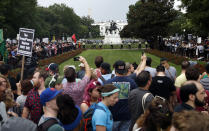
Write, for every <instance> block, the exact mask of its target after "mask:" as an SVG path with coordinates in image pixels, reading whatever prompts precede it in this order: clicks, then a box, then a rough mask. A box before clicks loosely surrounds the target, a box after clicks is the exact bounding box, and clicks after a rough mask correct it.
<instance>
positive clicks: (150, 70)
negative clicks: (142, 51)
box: [144, 66, 157, 77]
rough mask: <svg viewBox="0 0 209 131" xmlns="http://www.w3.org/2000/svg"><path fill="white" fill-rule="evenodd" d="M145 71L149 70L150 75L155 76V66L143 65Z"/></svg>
mask: <svg viewBox="0 0 209 131" xmlns="http://www.w3.org/2000/svg"><path fill="white" fill-rule="evenodd" d="M144 70H145V71H149V73H150V75H151V76H152V77H155V76H156V73H157V72H156V69H155V68H152V67H148V66H147V67H145V69H144Z"/></svg>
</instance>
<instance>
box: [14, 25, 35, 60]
mask: <svg viewBox="0 0 209 131" xmlns="http://www.w3.org/2000/svg"><path fill="white" fill-rule="evenodd" d="M34 33H35V30H34V29H26V28H20V30H19V34H20V37H19V43H18V48H17V54H20V55H24V56H29V57H32V50H33V38H34Z"/></svg>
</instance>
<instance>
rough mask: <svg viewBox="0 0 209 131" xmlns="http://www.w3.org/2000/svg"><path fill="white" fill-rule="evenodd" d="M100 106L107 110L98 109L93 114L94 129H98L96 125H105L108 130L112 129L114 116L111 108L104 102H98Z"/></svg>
mask: <svg viewBox="0 0 209 131" xmlns="http://www.w3.org/2000/svg"><path fill="white" fill-rule="evenodd" d="M98 105H99V106H101V107H103V108H104V110H105V111H103V110H101V109H96V110H95V112H94V114H93V116H92V127H93V131H96V126H105V127H106V131H112V127H113V118H112V114H111V112H110V110H109V109H108V107H107V106H106V105H104V104H103V103H102V102H99V103H98Z"/></svg>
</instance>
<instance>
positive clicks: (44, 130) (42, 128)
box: [38, 118, 58, 131]
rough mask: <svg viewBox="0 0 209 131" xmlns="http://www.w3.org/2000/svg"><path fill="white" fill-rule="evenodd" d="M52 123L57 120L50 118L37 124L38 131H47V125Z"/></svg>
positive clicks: (56, 122) (49, 125) (55, 122)
mask: <svg viewBox="0 0 209 131" xmlns="http://www.w3.org/2000/svg"><path fill="white" fill-rule="evenodd" d="M54 124H58V121H57V120H56V119H54V118H50V119H48V120H47V121H45V122H44V123H42V124H41V125H39V126H38V131H47V130H48V128H49V127H51V126H52V125H54Z"/></svg>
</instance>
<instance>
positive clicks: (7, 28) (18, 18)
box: [0, 0, 37, 38]
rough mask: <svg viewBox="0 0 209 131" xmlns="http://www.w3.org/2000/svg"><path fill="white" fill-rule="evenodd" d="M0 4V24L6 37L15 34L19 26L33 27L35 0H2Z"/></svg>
mask: <svg viewBox="0 0 209 131" xmlns="http://www.w3.org/2000/svg"><path fill="white" fill-rule="evenodd" d="M0 5H2V8H3V9H2V12H1V13H0V14H1V15H2V16H0V20H1V22H0V26H1V27H2V28H3V29H4V34H5V36H6V37H10V38H12V37H14V36H16V34H17V33H18V31H19V28H20V27H25V28H29V27H34V15H35V10H36V9H35V8H36V6H37V1H36V0H4V1H3V2H0ZM0 8H1V6H0Z"/></svg>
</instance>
